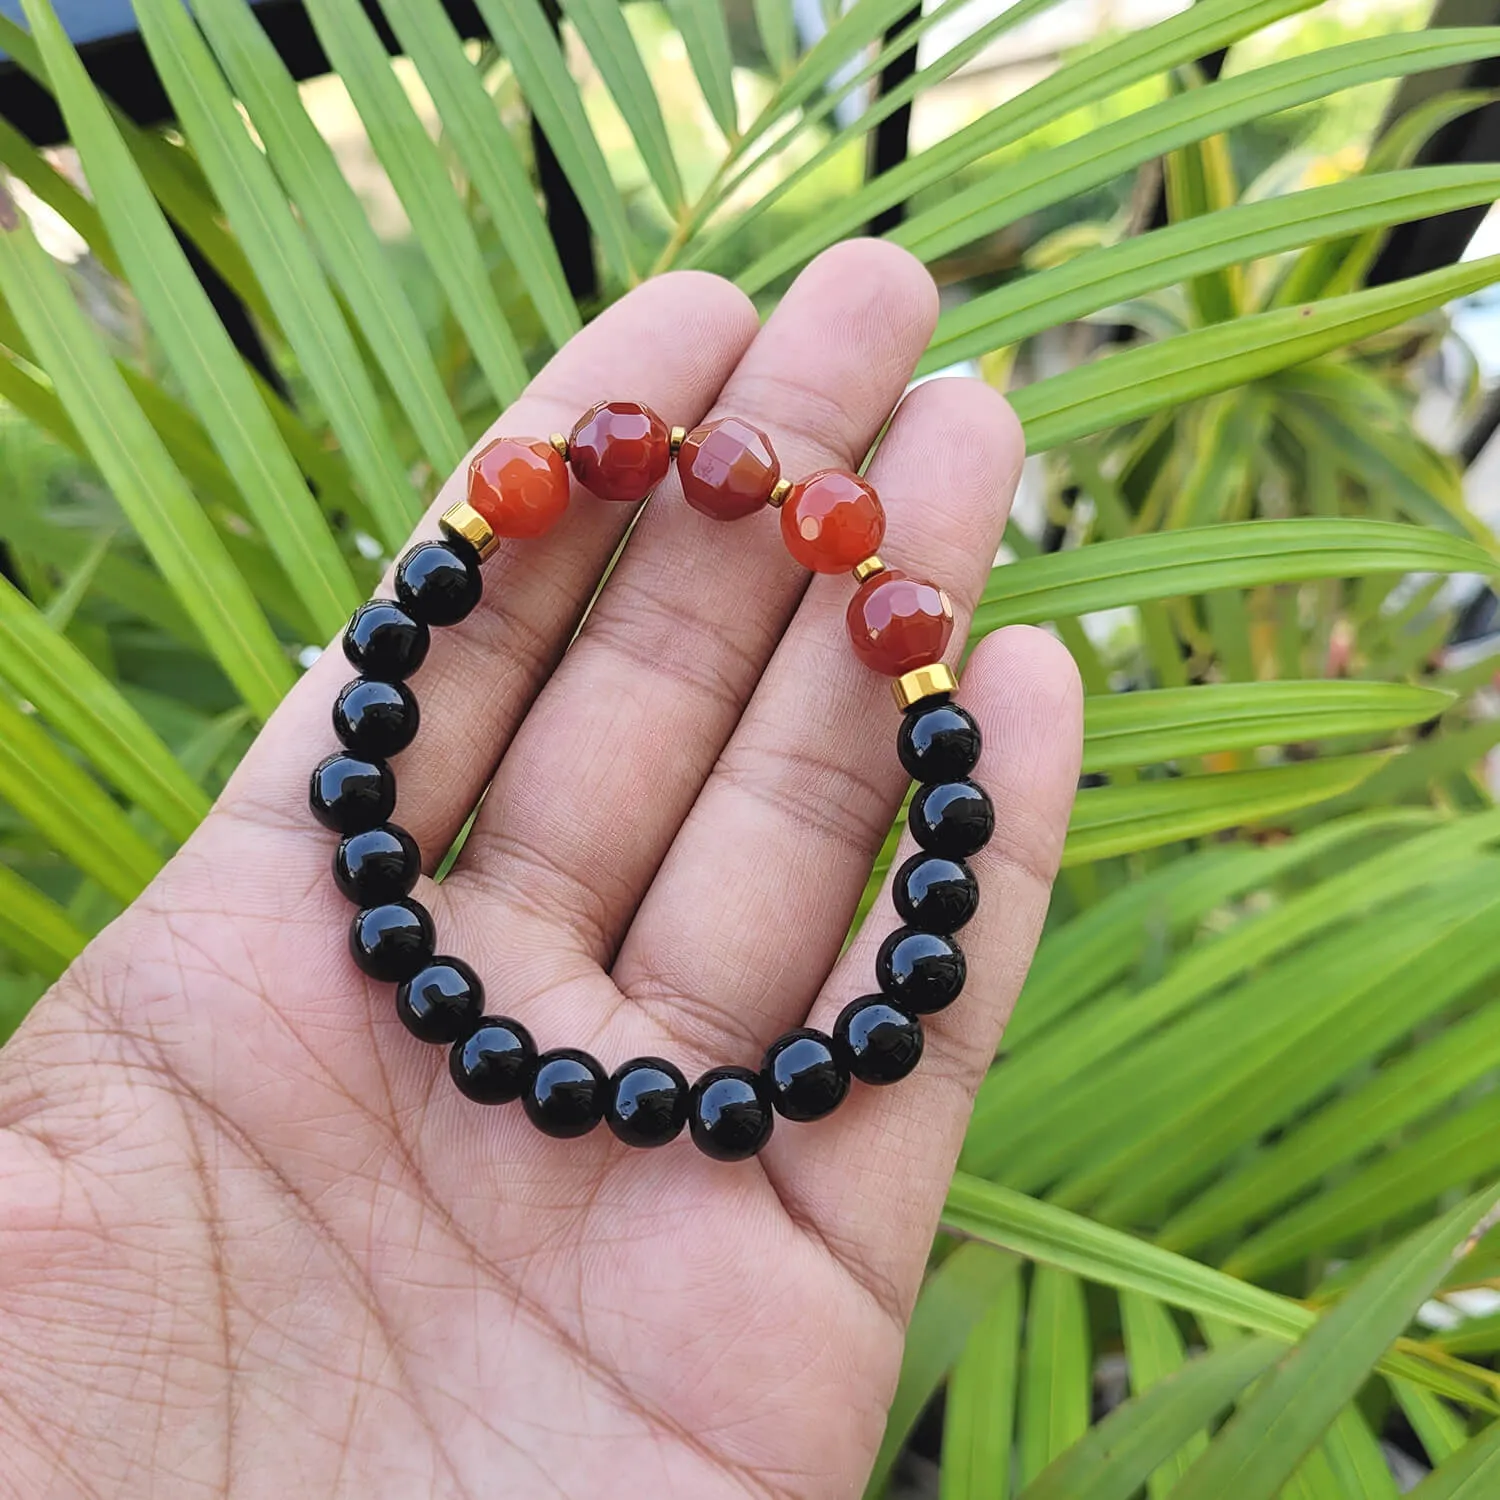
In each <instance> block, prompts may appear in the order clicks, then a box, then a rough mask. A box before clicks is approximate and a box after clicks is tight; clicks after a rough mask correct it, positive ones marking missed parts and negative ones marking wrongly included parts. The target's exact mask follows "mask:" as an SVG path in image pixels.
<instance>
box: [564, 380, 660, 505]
mask: <svg viewBox="0 0 1500 1500" xmlns="http://www.w3.org/2000/svg"><path fill="white" fill-rule="evenodd" d="M568 461H569V462H570V463H571V464H572V465H573V473H574V475H575V476H576V477H577V479H578V482H579V484H581V485H583V487H584V488H585V489H587V490H591V491H592V492H593V493H594V494H596V495H597V496H598V497H599V498H600V499H601V500H644V499H645V498H646V496H647V495H649V494H650V493H651V491H652V490H654V489H655V488H656V487H657V485H659V484H660V483H661V482H662V479H663V478H664V477H665V476H666V472H667V465H668V464H670V463H671V461H672V439H671V434H670V433H668V431H667V424H666V423H665V422H663V421H662V419H661V418H660V417H659V416H657V415H656V413H655V412H654V411H652V410H651V408H650V407H649V406H642V405H641V403H640V402H639V401H601V402H600V403H599V404H598V405H597V406H591V407H589V409H588V410H587V411H586V412H584V414H583V415H582V416H581V417H580V418H579V419H578V425H577V426H576V427H575V428H574V429H573V435H572V437H570V438H569V439H568Z"/></svg>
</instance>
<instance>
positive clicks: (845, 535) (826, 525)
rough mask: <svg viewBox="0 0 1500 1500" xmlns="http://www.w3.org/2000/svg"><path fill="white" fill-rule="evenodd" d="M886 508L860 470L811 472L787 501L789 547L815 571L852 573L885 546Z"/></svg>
mask: <svg viewBox="0 0 1500 1500" xmlns="http://www.w3.org/2000/svg"><path fill="white" fill-rule="evenodd" d="M884 535H885V511H884V510H883V509H882V508H881V504H880V496H879V495H877V494H876V493H875V491H874V490H873V489H871V487H870V486H869V485H867V484H866V483H865V482H864V480H863V479H861V478H860V477H859V475H858V474H850V473H848V472H846V471H845V470H843V469H821V470H819V471H818V473H816V474H810V475H808V477H807V478H806V479H804V480H802V481H801V483H800V484H794V485H793V486H792V492H791V494H789V495H788V496H787V497H786V503H785V504H784V505H783V506H782V507H781V537H782V540H783V541H784V542H785V543H786V550H787V551H788V552H790V553H791V554H792V556H793V557H795V558H796V559H797V561H798V562H799V563H801V564H802V566H803V567H804V568H811V569H812V570H813V572H815V573H847V572H848V571H849V569H850V568H852V567H853V566H854V565H855V563H857V562H863V561H864V560H865V558H867V557H869V556H870V554H871V553H872V552H874V551H875V550H876V549H877V548H878V547H879V546H880V539H881V538H882V537H883V536H884Z"/></svg>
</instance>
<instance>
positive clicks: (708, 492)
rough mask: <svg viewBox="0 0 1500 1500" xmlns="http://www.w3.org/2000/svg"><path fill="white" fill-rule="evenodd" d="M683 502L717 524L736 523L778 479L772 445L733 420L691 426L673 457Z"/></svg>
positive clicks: (765, 496)
mask: <svg viewBox="0 0 1500 1500" xmlns="http://www.w3.org/2000/svg"><path fill="white" fill-rule="evenodd" d="M677 475H678V477H679V478H680V479H681V480H682V498H683V499H684V500H686V501H687V503H688V504H689V505H691V506H692V507H693V509H694V510H701V511H702V512H703V514H704V515H705V516H712V517H713V518H714V520H716V521H737V520H739V518H740V517H741V516H748V515H750V514H752V513H753V512H754V511H757V510H759V509H760V508H761V506H763V505H764V504H765V503H766V501H767V500H769V499H770V498H771V491H772V490H773V489H775V488H776V481H777V480H778V479H780V478H781V464H780V462H779V461H778V459H777V457H776V455H775V453H773V452H772V451H771V440H770V438H768V437H767V436H766V435H765V433H763V432H762V431H761V430H760V428H759V427H752V426H751V425H750V424H749V423H748V422H742V421H741V420H740V419H739V418H738V417H721V418H720V419H719V420H718V421H717V422H705V423H704V424H703V426H702V427H695V428H694V429H693V430H692V431H691V432H690V433H688V435H687V437H686V438H685V439H684V440H683V444H682V447H681V448H680V449H679V450H678V453H677Z"/></svg>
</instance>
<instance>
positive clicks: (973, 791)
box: [907, 779, 995, 859]
mask: <svg viewBox="0 0 1500 1500" xmlns="http://www.w3.org/2000/svg"><path fill="white" fill-rule="evenodd" d="M907 826H908V827H909V828H910V829H911V836H912V837H913V838H914V839H915V840H916V841H917V842H918V843H919V844H920V845H921V846H922V847H923V848H924V849H926V850H927V851H928V853H929V854H942V855H945V856H946V857H947V858H949V859H967V858H968V857H969V856H970V855H971V854H977V853H978V852H979V851H980V850H981V849H983V848H984V846H985V845H986V844H987V843H989V841H990V835H991V834H993V833H994V831H995V809H994V806H993V805H992V804H991V802H990V799H989V797H988V795H987V794H986V793H985V790H984V788H983V787H980V786H976V785H975V784H974V783H973V782H972V781H969V780H967V779H965V780H963V781H939V782H935V783H929V784H928V785H926V786H923V787H920V788H919V789H918V791H917V795H916V796H915V797H913V798H912V803H911V812H910V814H909V815H908V818H907Z"/></svg>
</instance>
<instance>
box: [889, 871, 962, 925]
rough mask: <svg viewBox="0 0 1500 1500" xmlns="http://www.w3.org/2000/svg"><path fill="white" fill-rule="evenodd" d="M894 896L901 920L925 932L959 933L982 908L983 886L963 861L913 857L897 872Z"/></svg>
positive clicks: (892, 892) (892, 891)
mask: <svg viewBox="0 0 1500 1500" xmlns="http://www.w3.org/2000/svg"><path fill="white" fill-rule="evenodd" d="M891 895H892V898H893V899H894V901H895V903H896V910H897V911H898V912H899V913H900V914H901V920H902V921H903V922H905V923H906V924H907V925H908V926H909V927H916V928H918V929H919V930H920V931H922V932H941V933H949V932H957V931H958V929H959V928H960V927H962V926H963V925H964V923H965V922H967V921H968V920H969V919H970V918H971V917H972V916H973V915H974V913H975V911H976V910H977V909H978V907H979V883H978V882H977V881H976V880H975V879H974V872H973V871H972V870H971V869H970V868H969V867H968V866H967V865H966V864H965V863H964V862H963V861H962V860H961V859H944V858H942V857H941V856H940V855H937V854H927V853H925V852H924V853H922V854H913V855H912V857H911V858H910V859H909V860H907V861H906V863H905V864H903V865H902V866H901V868H900V869H899V870H897V871H896V878H895V881H894V883H893V885H892V887H891Z"/></svg>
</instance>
